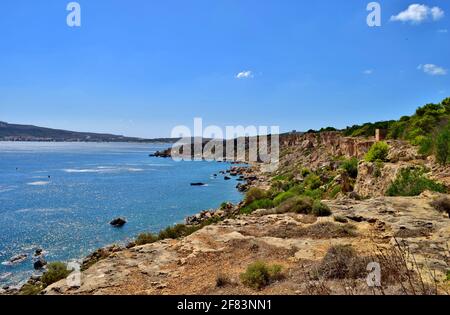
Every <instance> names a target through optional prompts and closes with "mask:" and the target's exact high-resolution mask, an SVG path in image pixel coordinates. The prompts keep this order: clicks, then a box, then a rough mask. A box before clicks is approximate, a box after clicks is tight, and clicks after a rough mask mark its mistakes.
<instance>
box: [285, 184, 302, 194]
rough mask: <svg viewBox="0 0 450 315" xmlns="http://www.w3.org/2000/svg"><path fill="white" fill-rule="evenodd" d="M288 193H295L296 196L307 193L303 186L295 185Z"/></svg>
mask: <svg viewBox="0 0 450 315" xmlns="http://www.w3.org/2000/svg"><path fill="white" fill-rule="evenodd" d="M288 192H290V193H293V194H295V195H301V194H303V193H304V192H305V187H304V186H303V185H302V184H300V185H294V186H292V187H291V188H290V189H289V191H288Z"/></svg>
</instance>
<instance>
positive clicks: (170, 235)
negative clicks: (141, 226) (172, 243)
mask: <svg viewBox="0 0 450 315" xmlns="http://www.w3.org/2000/svg"><path fill="white" fill-rule="evenodd" d="M221 220H222V218H220V217H212V218H209V219H208V220H205V221H203V222H202V223H201V224H199V225H185V224H177V225H174V226H169V227H167V228H165V229H164V230H161V231H160V232H159V234H158V235H156V234H152V233H141V234H139V235H138V237H137V239H136V240H135V244H136V245H138V246H140V245H145V244H151V243H154V242H157V241H162V240H165V239H178V238H183V237H186V236H189V235H191V234H193V233H195V232H197V231H198V230H200V229H202V228H204V227H205V226H208V225H211V224H214V223H217V222H220V221H221Z"/></svg>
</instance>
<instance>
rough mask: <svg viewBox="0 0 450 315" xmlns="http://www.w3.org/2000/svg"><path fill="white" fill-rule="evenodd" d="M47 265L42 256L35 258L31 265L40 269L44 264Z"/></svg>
mask: <svg viewBox="0 0 450 315" xmlns="http://www.w3.org/2000/svg"><path fill="white" fill-rule="evenodd" d="M45 265H47V262H46V261H45V259H44V258H39V259H38V260H36V261H35V262H34V264H33V267H34V269H35V270H41V269H42V268H44V266H45Z"/></svg>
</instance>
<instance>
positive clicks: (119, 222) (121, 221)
mask: <svg viewBox="0 0 450 315" xmlns="http://www.w3.org/2000/svg"><path fill="white" fill-rule="evenodd" d="M126 223H127V221H126V220H125V219H123V218H117V219H114V220H112V221H111V222H110V223H109V224H111V225H112V226H114V227H122V226H124V225H125V224H126Z"/></svg>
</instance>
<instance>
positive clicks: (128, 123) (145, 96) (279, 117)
mask: <svg viewBox="0 0 450 315" xmlns="http://www.w3.org/2000/svg"><path fill="white" fill-rule="evenodd" d="M68 2H69V1H65V0H41V1H34V2H31V1H29V0H2V1H1V3H0V38H1V40H0V120H3V121H8V122H15V123H31V124H36V125H42V126H49V127H55V128H64V129H72V130H79V131H95V132H112V133H118V134H126V135H130V136H141V137H159V136H169V135H170V131H171V129H172V128H173V127H174V126H175V125H180V124H181V125H192V124H193V118H194V117H202V118H203V120H204V124H207V125H209V124H214V125H219V126H225V125H238V124H241V125H279V126H280V128H281V130H282V131H289V130H292V129H296V130H307V129H310V128H320V127H323V126H329V125H332V126H336V127H345V126H347V125H352V124H355V123H361V122H366V121H376V120H383V119H395V118H398V117H400V116H402V115H405V114H410V113H412V112H414V110H415V108H416V107H417V106H419V105H423V104H425V103H429V102H438V101H440V100H442V99H443V98H445V97H447V96H450V73H449V72H450V58H449V56H450V37H449V36H450V33H449V31H450V22H449V21H450V3H449V2H448V1H447V0H434V1H425V0H424V1H421V2H415V1H403V0H395V1H393V0H389V1H386V0H385V1H379V3H380V4H381V6H382V26H381V27H376V28H369V27H368V26H367V24H366V17H367V15H368V13H369V12H367V11H366V6H367V4H368V3H369V2H370V1H367V0H366V1H362V0H346V1H338V0H326V1H321V0H315V1H304V0H264V1H260V0H164V1H163V0H158V1H156V0H132V1H125V0H95V1H93V0H89V1H88V0H79V1H78V2H79V3H80V5H81V9H82V12H81V18H82V26H81V27H80V28H70V27H68V26H67V25H66V16H67V14H68V12H67V11H66V10H65V9H66V5H67V3H68ZM415 3H417V4H424V5H426V6H427V7H426V8H428V9H427V10H428V11H427V10H425V11H424V10H422V11H420V10H419V11H417V10H416V11H414V12H411V11H407V12H404V14H403V15H399V13H400V12H402V11H405V10H407V9H408V7H409V5H411V4H415ZM433 7H438V8H440V11H433V10H432V8H433ZM421 8H425V7H421ZM434 13H436V15H434ZM438 13H439V14H438ZM440 13H443V15H442V14H440ZM391 16H397V18H393V19H391ZM414 19H416V20H414ZM419 20H420V21H419ZM420 65H422V66H420ZM245 71H251V73H245ZM241 72H242V74H241V76H240V77H241V78H240V79H239V78H237V75H238V74H239V73H241ZM246 74H247V75H246Z"/></svg>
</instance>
